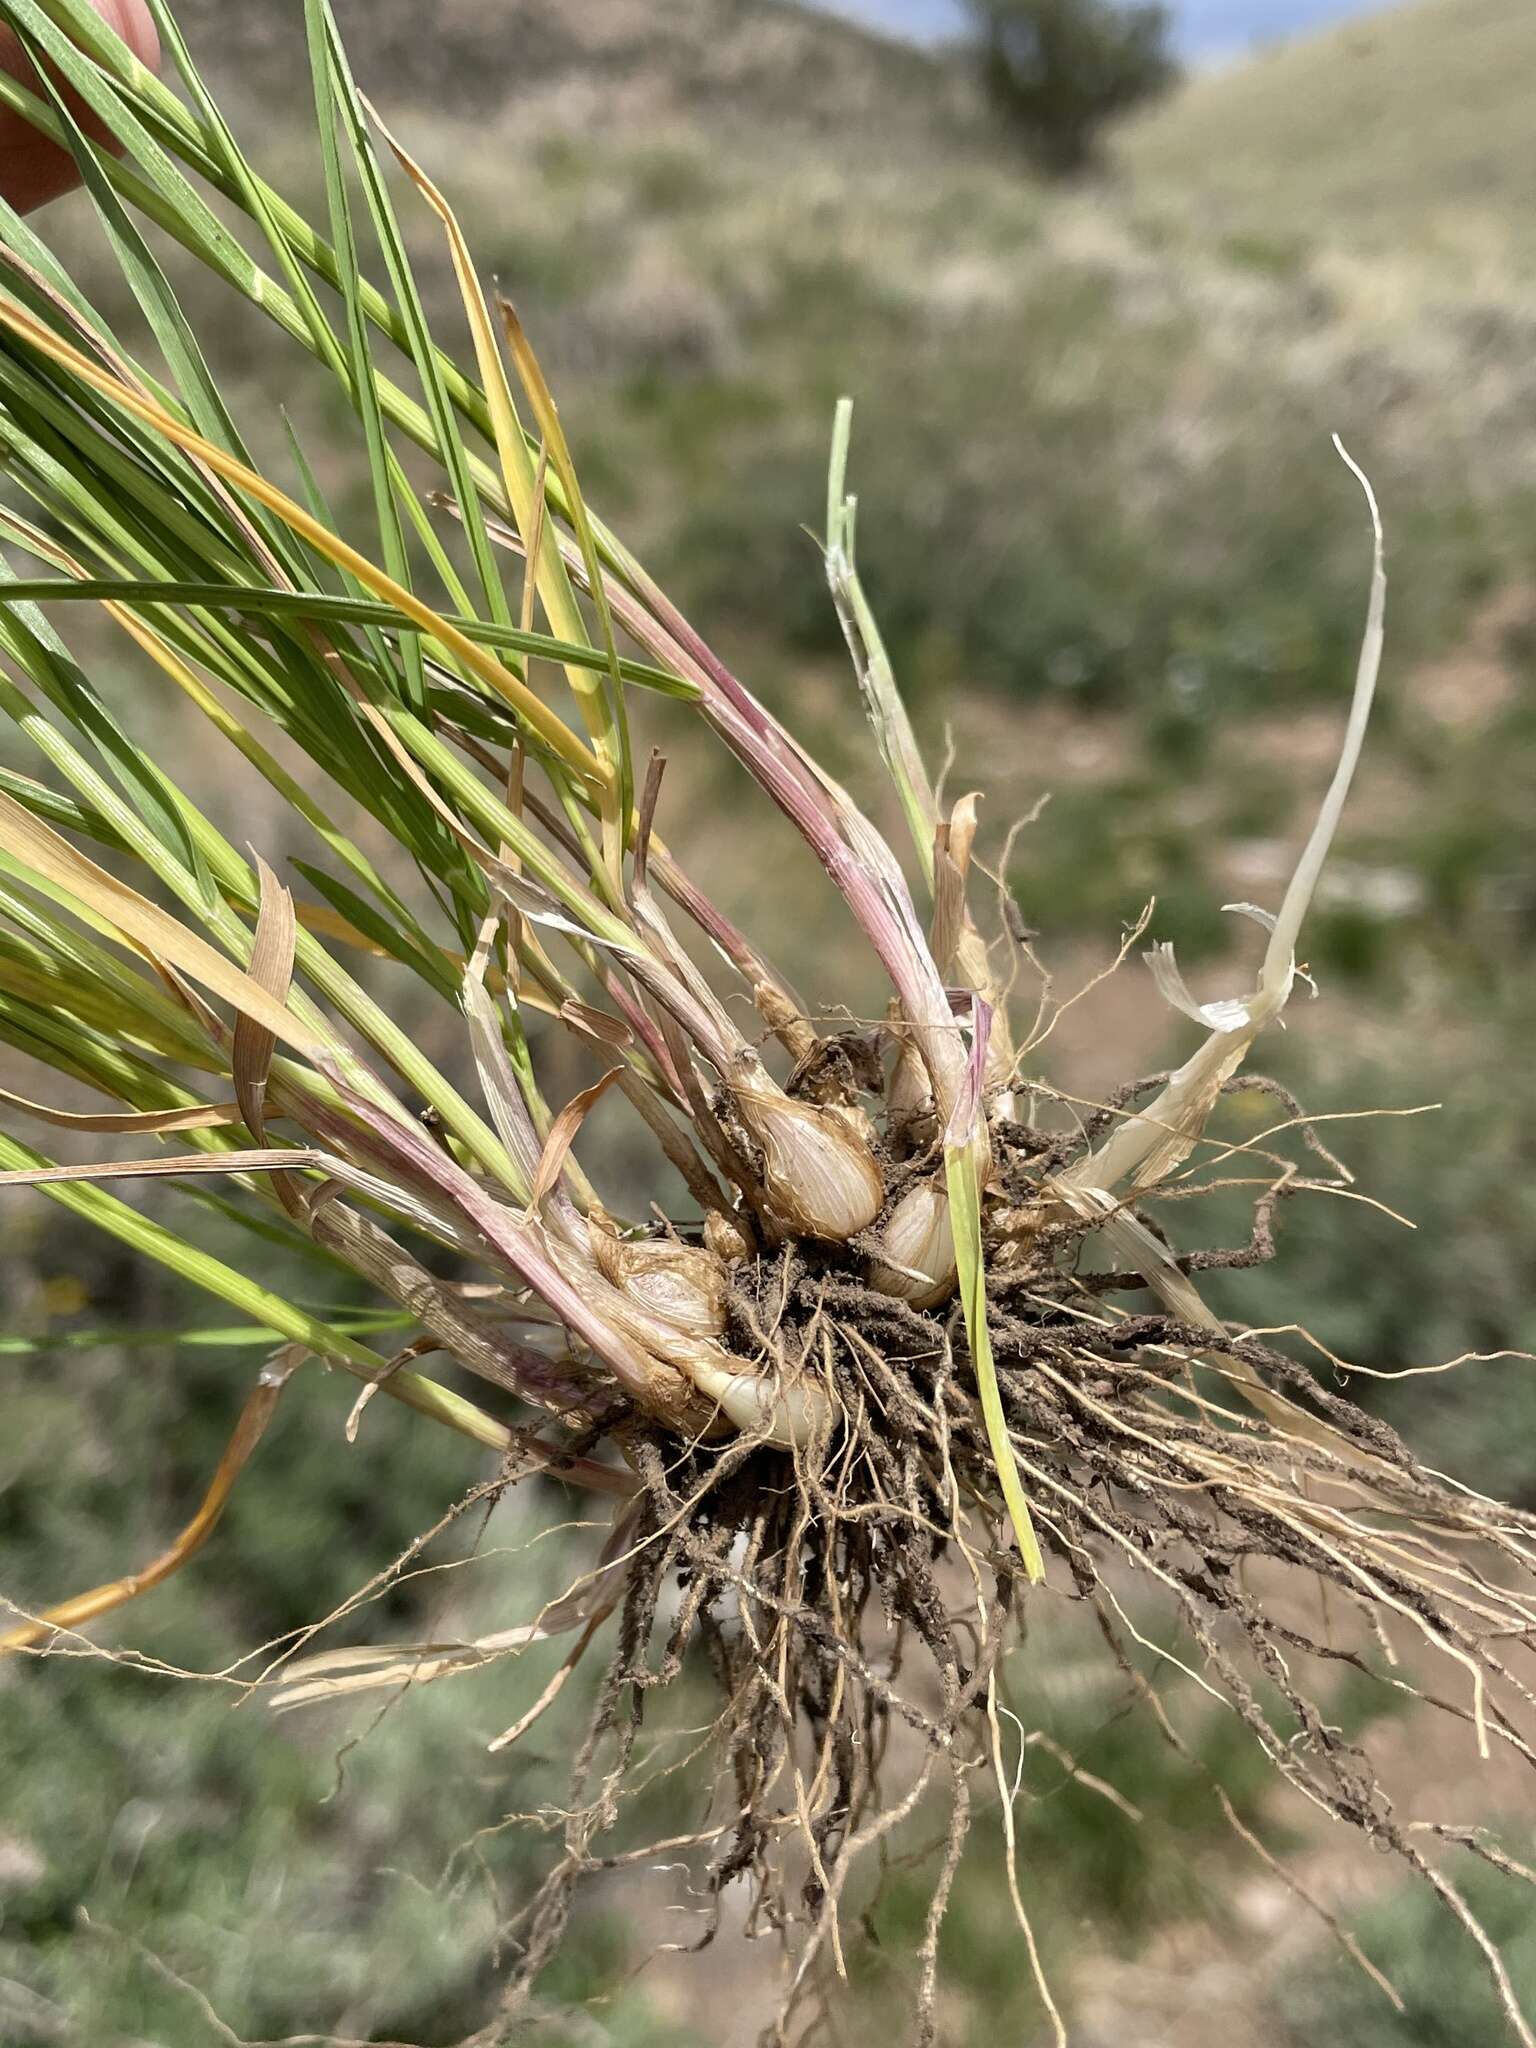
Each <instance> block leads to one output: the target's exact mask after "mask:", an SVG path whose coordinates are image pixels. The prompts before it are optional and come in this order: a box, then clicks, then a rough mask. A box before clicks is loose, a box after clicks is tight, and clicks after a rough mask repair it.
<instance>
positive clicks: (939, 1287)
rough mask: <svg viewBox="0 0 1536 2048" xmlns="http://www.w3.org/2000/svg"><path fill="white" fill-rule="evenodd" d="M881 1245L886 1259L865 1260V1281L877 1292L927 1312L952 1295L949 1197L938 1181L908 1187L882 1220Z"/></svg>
mask: <svg viewBox="0 0 1536 2048" xmlns="http://www.w3.org/2000/svg"><path fill="white" fill-rule="evenodd" d="M880 1243H881V1246H882V1248H883V1250H884V1253H885V1257H884V1258H877V1259H872V1260H871V1261H870V1267H869V1280H870V1285H871V1286H872V1287H876V1288H878V1289H879V1291H880V1292H881V1293H882V1294H892V1295H895V1296H896V1297H897V1298H898V1299H899V1300H902V1301H910V1302H911V1303H912V1305H913V1307H914V1308H932V1307H933V1306H934V1305H935V1303H937V1302H940V1301H943V1300H945V1299H946V1297H947V1296H948V1295H950V1294H951V1293H953V1291H954V1286H955V1280H956V1267H955V1233H954V1231H953V1229H952V1228H951V1226H950V1218H949V1196H948V1195H947V1194H946V1193H945V1191H944V1189H943V1188H941V1187H940V1186H939V1184H938V1182H937V1181H931V1180H925V1181H919V1182H918V1184H917V1186H916V1187H912V1188H908V1190H907V1192H906V1193H905V1194H904V1195H903V1196H902V1197H901V1199H900V1201H899V1202H898V1203H897V1204H896V1206H895V1208H894V1209H893V1210H892V1211H891V1213H890V1216H889V1217H888V1219H887V1220H886V1224H885V1228H884V1229H883V1230H882V1231H881V1233H880Z"/></svg>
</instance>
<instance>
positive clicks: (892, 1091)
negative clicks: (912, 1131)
mask: <svg viewBox="0 0 1536 2048" xmlns="http://www.w3.org/2000/svg"><path fill="white" fill-rule="evenodd" d="M885 1102H886V1109H887V1112H888V1115H889V1118H890V1123H891V1127H892V1129H893V1130H894V1131H901V1130H903V1129H905V1128H906V1127H907V1126H909V1125H911V1124H914V1123H916V1122H917V1121H918V1120H919V1119H920V1118H922V1117H926V1116H932V1114H933V1084H932V1082H931V1081H930V1080H929V1078H928V1069H927V1068H926V1067H925V1066H924V1065H923V1056H922V1054H921V1053H920V1052H919V1051H918V1049H917V1047H916V1045H915V1044H914V1043H913V1041H912V1040H911V1038H909V1037H907V1036H905V1035H903V1036H901V1037H899V1038H898V1039H897V1040H896V1063H895V1065H894V1066H893V1067H892V1068H891V1078H890V1081H889V1082H888V1083H887V1085H886V1091H885Z"/></svg>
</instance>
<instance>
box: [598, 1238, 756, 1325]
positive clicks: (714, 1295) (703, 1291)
mask: <svg viewBox="0 0 1536 2048" xmlns="http://www.w3.org/2000/svg"><path fill="white" fill-rule="evenodd" d="M591 1247H592V1256H593V1258H594V1259H595V1260H596V1261H597V1265H598V1268H599V1270H600V1271H601V1273H602V1275H603V1277H604V1279H606V1280H608V1281H611V1282H612V1284H613V1285H614V1286H615V1287H616V1288H618V1290H619V1292H620V1293H621V1294H624V1295H627V1296H628V1297H629V1299H630V1300H632V1301H634V1302H636V1303H638V1304H639V1305H640V1306H641V1307H642V1308H644V1309H646V1310H648V1311H649V1312H650V1313H651V1314H652V1315H658V1316H661V1317H662V1318H663V1319H664V1320H665V1321H666V1322H668V1323H671V1324H672V1325H673V1326H674V1327H675V1328H677V1329H679V1330H687V1331H689V1332H691V1333H692V1334H693V1335H695V1336H700V1337H718V1336H719V1334H720V1332H721V1331H722V1330H723V1329H724V1328H725V1309H726V1302H725V1269H724V1267H723V1266H722V1265H721V1263H720V1261H719V1259H717V1258H716V1257H715V1255H714V1253H713V1252H711V1251H705V1250H703V1249H701V1248H700V1247H698V1246H696V1245H688V1244H676V1243H674V1242H672V1241H671V1240H669V1239H666V1238H655V1237H631V1238H620V1237H615V1236H613V1235H612V1233H611V1232H609V1231H607V1230H602V1229H594V1230H593V1231H592V1236H591Z"/></svg>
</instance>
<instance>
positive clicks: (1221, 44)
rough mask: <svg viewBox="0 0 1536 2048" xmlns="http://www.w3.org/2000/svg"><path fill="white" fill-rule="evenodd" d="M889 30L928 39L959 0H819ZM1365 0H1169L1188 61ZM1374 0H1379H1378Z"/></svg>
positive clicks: (1315, 24)
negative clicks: (1170, 0)
mask: <svg viewBox="0 0 1536 2048" xmlns="http://www.w3.org/2000/svg"><path fill="white" fill-rule="evenodd" d="M820 4H821V5H823V6H829V7H832V8H834V9H835V11H836V12H838V13H840V14H851V15H853V16H854V17H855V18H856V19H858V20H861V21H868V22H872V23H873V24H874V25H875V26H876V27H877V28H883V29H885V30H887V31H888V32H890V33H891V34H895V35H911V36H917V37H921V38H924V39H931V38H934V37H937V36H942V35H945V34H947V33H948V32H949V31H951V30H952V29H954V28H956V27H957V26H958V25H959V23H960V20H961V9H960V0H820ZM1366 4H1367V0H1172V6H1173V15H1174V24H1175V33H1176V36H1177V39H1178V44H1179V48H1180V50H1181V52H1182V53H1183V55H1184V56H1185V57H1187V58H1189V59H1190V60H1191V62H1194V63H1200V62H1214V61H1217V60H1219V59H1221V58H1224V57H1237V56H1241V54H1242V53H1243V51H1244V50H1246V49H1248V48H1250V47H1251V46H1252V45H1253V44H1254V43H1256V42H1266V41H1271V42H1272V41H1274V40H1275V38H1276V37H1279V36H1288V35H1300V34H1302V33H1303V32H1304V31H1305V30H1307V29H1309V28H1321V27H1322V26H1323V25H1324V23H1326V22H1330V21H1340V20H1342V19H1343V18H1344V17H1345V16H1346V15H1349V14H1359V13H1361V12H1362V11H1363V8H1364V7H1365V5H1366ZM1378 4H1379V0H1378Z"/></svg>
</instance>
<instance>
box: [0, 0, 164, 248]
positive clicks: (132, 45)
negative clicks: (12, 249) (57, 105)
mask: <svg viewBox="0 0 1536 2048" xmlns="http://www.w3.org/2000/svg"><path fill="white" fill-rule="evenodd" d="M90 4H91V6H92V7H93V8H94V9H95V10H96V12H97V13H98V14H99V15H100V16H101V18H102V20H103V21H104V22H105V23H106V24H107V26H108V27H109V28H111V29H115V30H116V32H117V33H118V35H120V36H121V37H122V39H123V41H124V42H125V43H126V44H127V45H128V47H129V49H130V50H132V52H133V53H134V55H135V56H136V57H137V58H138V59H139V60H140V62H141V63H144V64H148V65H149V66H150V67H151V69H153V70H158V69H159V68H160V38H159V36H158V35H156V33H155V24H154V22H153V20H152V19H151V17H150V12H149V9H148V7H147V6H146V5H145V0H90ZM0 71H3V72H6V73H7V74H9V76H10V77H12V78H15V79H19V80H20V82H21V83H22V84H23V85H25V86H26V87H27V88H28V90H29V91H31V92H36V93H39V94H40V96H41V81H40V80H39V78H38V76H37V72H36V70H35V68H34V67H33V64H32V62H31V60H30V58H29V57H28V56H27V55H26V53H25V52H24V51H23V49H22V47H21V43H20V41H19V40H18V38H17V36H16V33H15V31H14V30H13V29H9V28H3V29H0ZM65 100H66V103H67V105H68V107H69V110H70V112H71V113H72V114H73V115H74V117H75V119H76V120H77V121H79V123H80V125H81V127H82V128H83V129H84V130H85V132H86V134H87V135H89V136H91V137H92V138H93V140H95V141H97V142H105V141H106V140H107V136H106V132H105V130H104V129H103V128H102V126H101V123H100V122H99V121H97V120H96V118H95V117H94V116H93V115H92V114H90V113H88V112H87V111H86V109H85V107H84V106H83V105H82V104H81V102H80V100H79V98H78V97H77V95H76V94H74V93H72V92H68V91H66V93H65ZM79 182H80V173H79V171H78V170H77V169H76V168H75V162H74V159H73V158H72V157H71V156H70V154H69V152H68V150H65V149H60V148H59V146H58V145H57V143H53V142H50V141H49V140H48V138H47V137H46V136H45V135H42V134H40V133H39V132H38V130H37V129H35V128H34V127H32V126H31V124H30V123H29V122H27V121H24V120H23V119H22V117H21V116H20V114H17V113H13V112H12V111H11V109H10V108H9V107H0V195H3V196H4V197H5V198H6V199H8V200H9V201H10V203H11V205H12V206H14V207H15V208H16V210H17V211H18V212H19V213H27V212H29V211H30V210H31V209H32V208H33V207H34V206H41V205H42V204H43V203H44V201H45V200H49V199H56V198H57V197H58V195H59V194H60V193H61V192H68V191H70V190H72V189H73V187H74V186H76V185H78V184H79Z"/></svg>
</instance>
